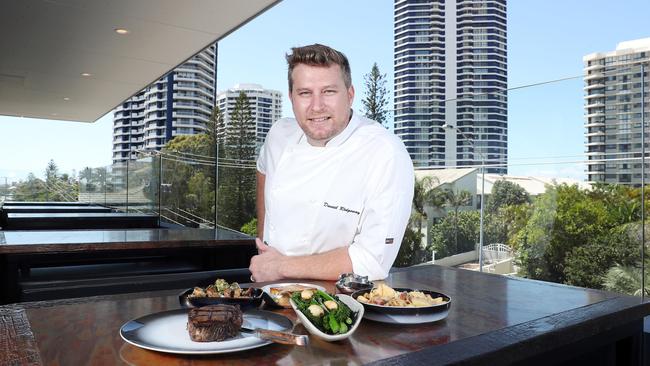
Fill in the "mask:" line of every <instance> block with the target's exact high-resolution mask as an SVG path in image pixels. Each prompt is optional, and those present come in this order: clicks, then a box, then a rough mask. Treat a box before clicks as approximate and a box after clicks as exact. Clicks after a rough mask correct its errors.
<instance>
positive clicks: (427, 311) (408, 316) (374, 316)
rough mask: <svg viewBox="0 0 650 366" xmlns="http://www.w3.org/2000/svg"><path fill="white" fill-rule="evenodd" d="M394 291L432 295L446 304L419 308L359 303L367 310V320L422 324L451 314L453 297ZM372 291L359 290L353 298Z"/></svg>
mask: <svg viewBox="0 0 650 366" xmlns="http://www.w3.org/2000/svg"><path fill="white" fill-rule="evenodd" d="M394 290H395V291H399V292H404V291H406V292H410V291H420V292H422V293H425V294H428V295H430V296H431V297H432V298H434V299H435V298H436V297H442V298H443V300H444V301H445V302H443V303H441V304H436V305H430V306H419V307H408V306H386V305H376V304H369V303H362V302H359V304H361V305H363V307H364V308H365V309H366V311H365V317H366V319H370V320H374V321H378V322H383V323H393V324H420V323H430V322H435V321H438V320H442V319H444V318H446V317H447V315H448V314H449V309H450V307H451V297H449V296H447V295H445V294H443V293H441V292H436V291H430V290H418V289H410V288H395V289H394ZM370 291H371V290H370V289H365V290H359V291H356V292H354V293H353V294H352V297H353V298H354V299H355V301H356V299H357V297H359V296H361V295H365V294H367V293H369V292H370ZM357 302H358V301H357Z"/></svg>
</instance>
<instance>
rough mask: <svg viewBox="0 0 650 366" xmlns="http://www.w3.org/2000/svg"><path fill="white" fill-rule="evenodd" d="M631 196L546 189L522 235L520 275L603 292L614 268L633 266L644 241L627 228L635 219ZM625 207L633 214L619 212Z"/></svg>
mask: <svg viewBox="0 0 650 366" xmlns="http://www.w3.org/2000/svg"><path fill="white" fill-rule="evenodd" d="M629 192H630V191H629V190H628V189H619V188H611V187H596V188H595V189H594V190H593V191H587V190H583V189H580V188H578V187H577V186H576V185H574V186H568V185H566V184H562V185H557V186H549V187H547V189H546V192H545V193H544V194H542V195H540V196H539V197H537V199H536V200H535V202H534V204H533V207H532V213H531V218H530V220H529V221H528V223H527V224H526V226H525V227H524V228H523V229H522V230H521V231H520V232H519V233H518V234H517V238H516V242H517V243H516V244H517V245H516V247H517V261H518V263H519V265H520V268H521V274H522V275H524V276H526V277H530V278H535V279H540V280H545V281H551V282H559V283H567V284H573V285H578V286H589V287H596V288H598V287H600V286H601V283H602V281H603V279H604V276H605V274H606V271H607V270H608V269H609V268H610V267H611V266H613V265H614V264H615V263H627V264H629V263H631V262H634V260H635V254H634V253H635V252H637V251H638V244H635V243H639V241H638V239H636V238H635V237H634V235H633V233H634V229H630V228H633V227H634V225H631V226H630V225H626V223H625V221H627V220H630V219H634V218H635V217H636V214H634V204H632V203H631V202H629V195H628V193H629ZM625 202H627V205H628V208H627V209H625V210H623V212H622V211H621V210H620V207H619V206H620V205H621V204H623V203H625ZM628 224H629V223H628ZM637 231H638V230H637Z"/></svg>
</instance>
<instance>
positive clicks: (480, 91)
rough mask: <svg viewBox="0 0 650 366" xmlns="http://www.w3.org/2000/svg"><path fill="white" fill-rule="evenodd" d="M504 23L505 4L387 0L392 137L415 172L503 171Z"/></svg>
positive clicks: (505, 116)
mask: <svg viewBox="0 0 650 366" xmlns="http://www.w3.org/2000/svg"><path fill="white" fill-rule="evenodd" d="M506 19H507V18H506V0H396V1H395V23H394V24H395V33H394V35H395V60H394V68H395V69H394V71H395V95H394V102H395V111H394V115H395V133H396V134H397V135H398V136H399V137H400V138H401V139H402V140H403V141H404V144H405V145H406V148H407V150H408V152H409V154H410V155H411V158H412V159H413V163H414V165H415V167H416V168H426V167H443V166H447V167H467V166H474V165H480V164H481V162H482V161H483V160H485V164H486V165H487V166H488V169H487V172H490V173H507V166H506V164H507V158H508V110H507V82H508V74H507V46H506V44H507V21H506ZM444 125H446V126H447V127H449V126H453V127H454V128H443V126H444Z"/></svg>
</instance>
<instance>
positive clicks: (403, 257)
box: [394, 176, 446, 267]
mask: <svg viewBox="0 0 650 366" xmlns="http://www.w3.org/2000/svg"><path fill="white" fill-rule="evenodd" d="M445 197H446V196H445V194H444V192H443V191H441V190H440V189H439V188H438V180H437V179H436V178H434V177H430V176H426V177H422V178H420V179H418V178H417V177H416V178H415V182H414V192H413V202H412V211H411V216H410V217H409V221H408V224H407V225H406V230H405V232H404V238H403V239H402V243H401V246H400V250H399V252H398V254H397V258H396V259H395V263H394V265H395V266H396V267H407V266H412V265H414V264H418V263H422V262H424V261H427V260H428V259H429V257H430V255H429V253H430V252H431V251H430V250H429V248H427V245H426V243H423V242H422V238H423V237H424V234H423V233H422V224H423V223H424V222H426V220H427V213H426V211H425V209H424V207H425V205H426V204H430V205H432V206H433V207H442V205H443V204H444V199H445Z"/></svg>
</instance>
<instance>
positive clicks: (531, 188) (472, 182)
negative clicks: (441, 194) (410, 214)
mask: <svg viewBox="0 0 650 366" xmlns="http://www.w3.org/2000/svg"><path fill="white" fill-rule="evenodd" d="M415 177H416V179H422V178H424V177H432V178H433V179H432V185H431V186H430V187H428V188H437V187H439V188H441V189H449V190H452V191H453V192H455V193H459V192H461V191H467V192H469V193H470V194H471V196H472V201H471V202H470V204H469V205H467V206H461V207H459V210H461V211H467V210H474V209H479V208H480V204H481V199H482V198H483V195H482V194H481V185H482V184H483V182H482V174H481V173H480V169H478V168H462V169H422V170H416V171H415ZM498 181H509V182H512V183H515V184H517V185H519V186H520V187H522V188H523V189H524V190H525V191H526V192H528V194H529V195H530V196H531V197H534V196H538V195H540V194H542V193H544V192H545V191H546V186H547V185H553V184H564V183H566V184H569V185H574V184H575V185H578V187H580V188H582V189H590V188H591V184H590V183H587V182H583V181H579V180H576V179H571V178H552V177H534V176H515V175H501V174H487V173H486V174H485V196H486V198H487V197H488V196H489V195H490V194H491V193H492V188H493V187H494V184H495V183H496V182H498ZM424 210H425V212H426V214H427V225H426V233H423V234H425V238H426V240H427V242H428V233H429V230H430V229H431V226H432V225H433V223H434V222H435V221H436V220H437V219H439V218H441V217H444V216H446V215H447V213H448V212H449V211H451V210H453V208H451V207H434V206H432V205H431V204H430V203H428V204H427V203H425V205H424Z"/></svg>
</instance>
